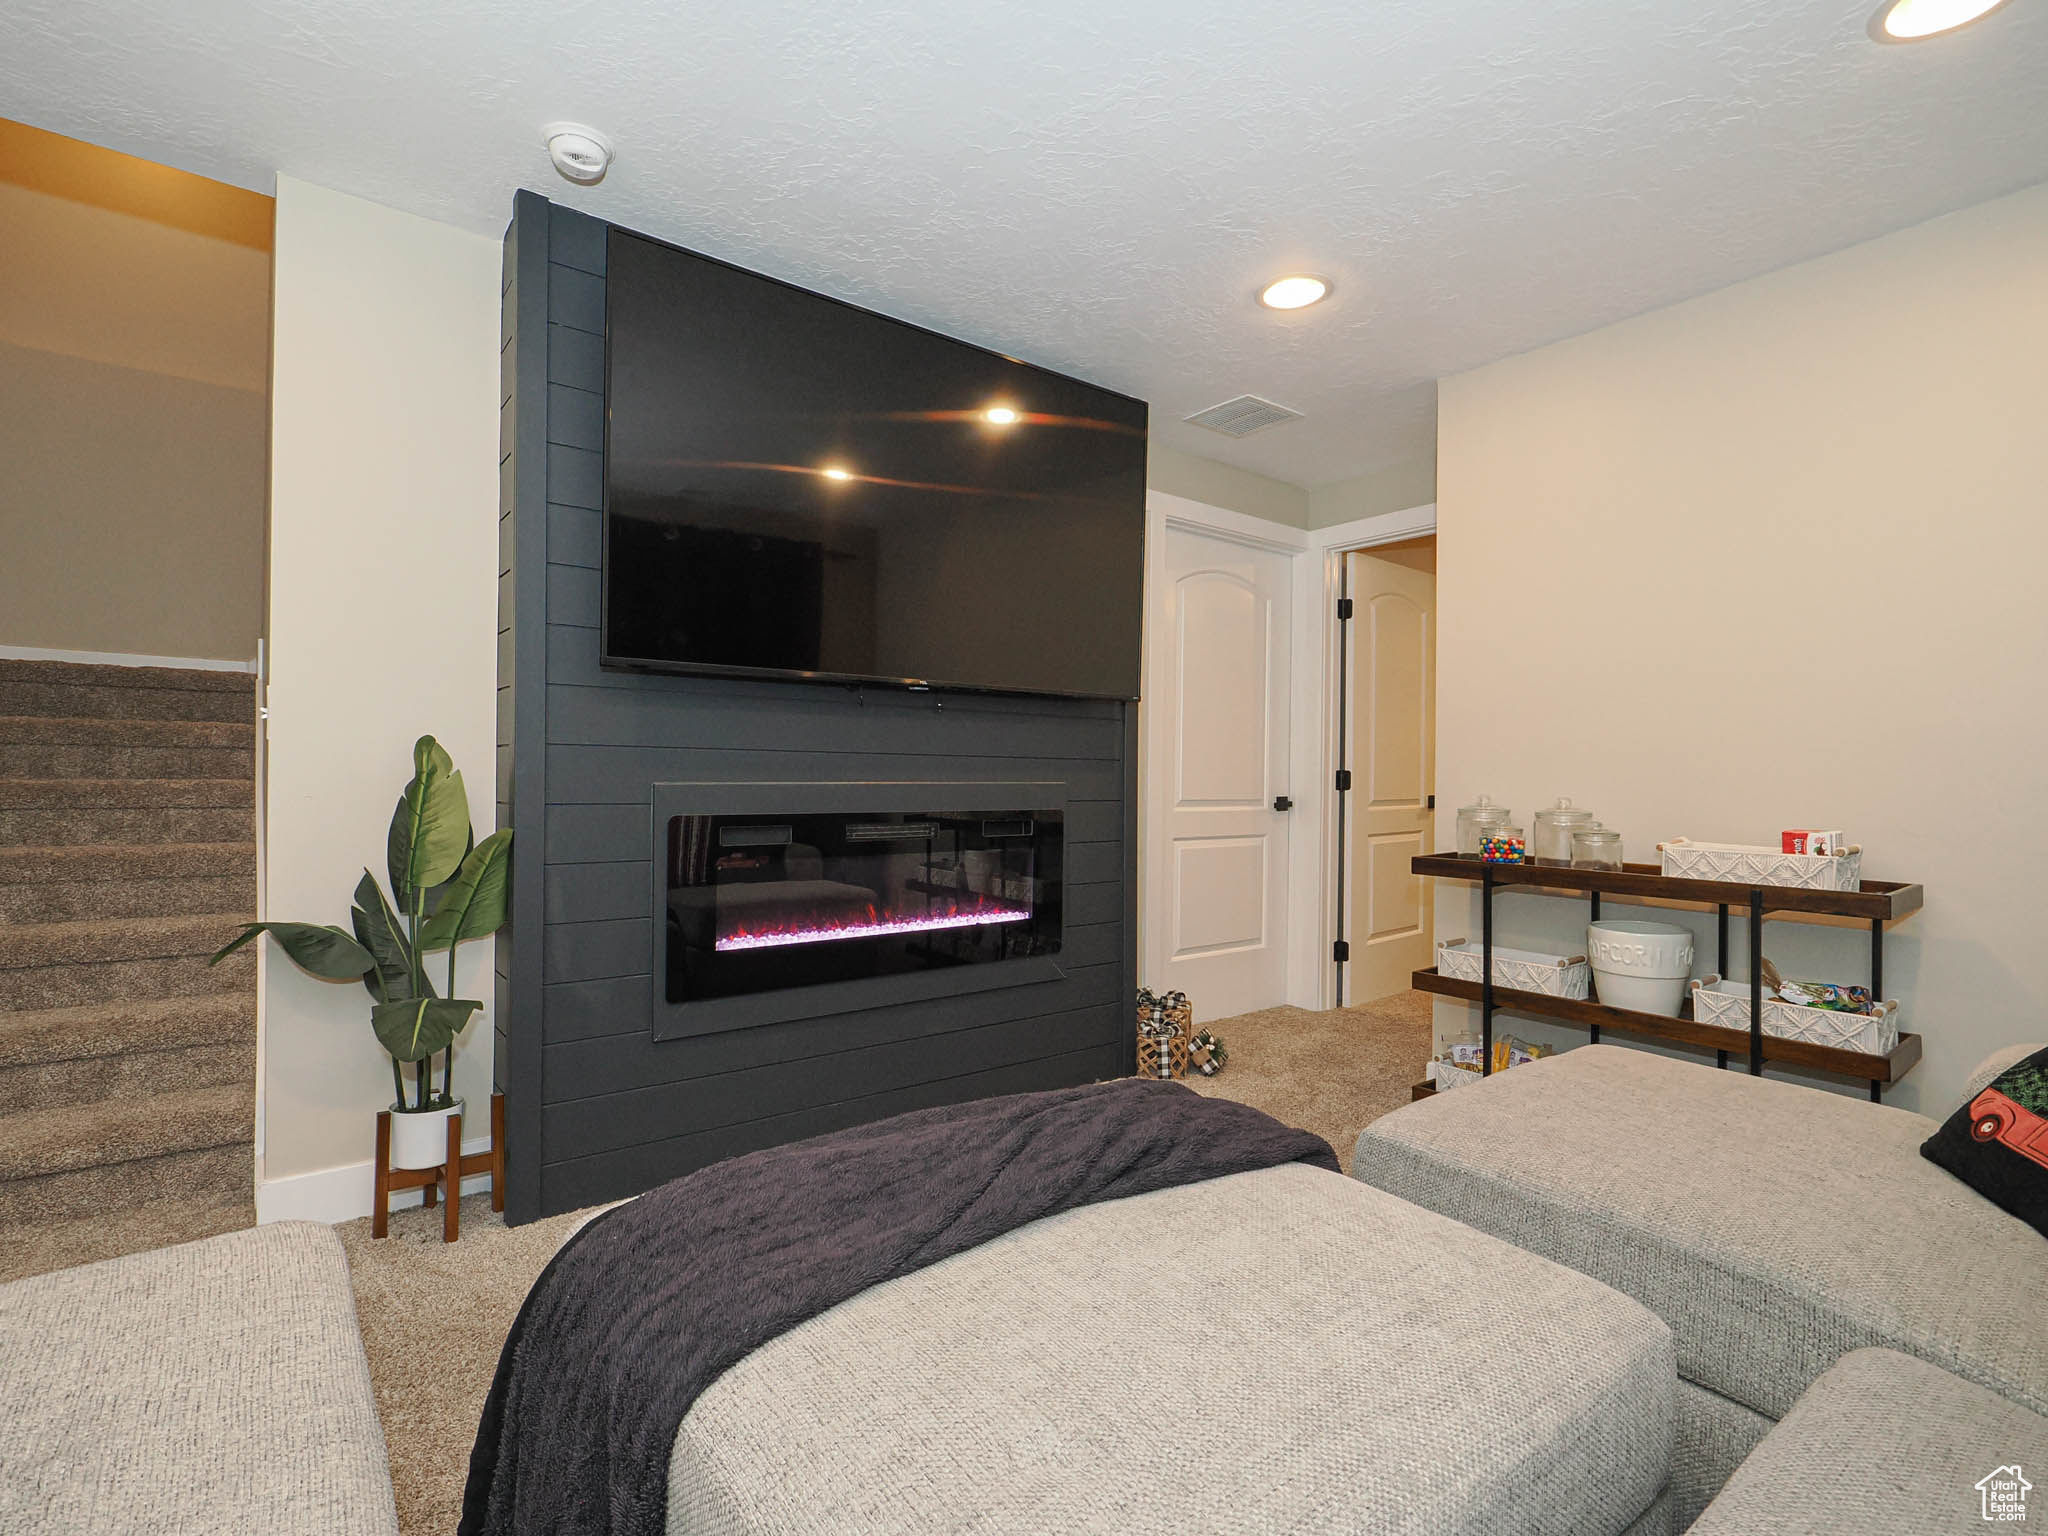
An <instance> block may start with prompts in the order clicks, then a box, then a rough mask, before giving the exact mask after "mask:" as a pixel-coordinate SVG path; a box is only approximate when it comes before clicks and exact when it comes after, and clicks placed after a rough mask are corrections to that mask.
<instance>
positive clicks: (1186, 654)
mask: <svg viewBox="0 0 2048 1536" xmlns="http://www.w3.org/2000/svg"><path fill="white" fill-rule="evenodd" d="M1290 578H1291V572H1290V562H1289V560H1288V557H1287V556H1285V555H1282V554H1279V553H1277V552H1275V551H1271V550H1262V549H1256V548H1252V547H1250V546H1248V545H1242V544H1235V543H1231V542H1230V541H1228V540H1225V539H1222V538H1210V537H1206V536H1204V535H1202V534H1198V533H1193V532H1190V531H1188V530H1186V529H1182V528H1175V527H1169V528H1168V529H1167V532H1166V538H1165V570H1164V583H1163V588H1164V590H1163V591H1161V592H1159V593H1156V594H1155V595H1154V601H1155V608H1154V612H1153V616H1152V617H1153V622H1152V625H1151V635H1152V642H1153V644H1154V646H1155V647H1156V654H1155V656H1154V658H1153V665H1152V666H1151V667H1150V668H1149V669H1148V673H1149V676H1150V677H1151V679H1152V689H1151V691H1150V693H1149V694H1148V696H1147V697H1146V699H1145V710H1146V713H1147V724H1146V759H1147V762H1146V770H1145V773H1146V784H1145V796H1146V800H1147V803H1148V809H1149V811H1150V814H1149V815H1148V816H1147V825H1148V828H1149V831H1150V841H1151V847H1150V849H1149V851H1148V853H1147V856H1146V865H1147V871H1148V879H1147V882H1146V903H1145V913H1144V923H1145V930H1146V932H1145V940H1146V942H1145V945H1144V953H1145V956H1146V960H1147V964H1146V968H1145V969H1146V975H1147V977H1148V978H1149V981H1150V984H1151V985H1152V986H1153V987H1154V988H1156V989H1161V990H1164V989H1174V990H1178V991H1182V992H1185V993H1187V995H1188V999H1189V1001H1190V1002H1191V1003H1193V1005H1194V1010H1195V1017H1196V1018H1198V1019H1220V1018H1227V1017H1229V1016H1230V1015H1232V1014H1238V1013H1248V1012H1250V1011H1251V1010H1252V1009H1255V1008H1268V1007H1272V1006H1273V1005H1275V1004H1277V1003H1280V1002H1282V1001H1284V1000H1285V996H1286V990H1287V974H1286V970H1287V966H1286V950H1287V931H1286V930H1287V825H1288V817H1287V813H1286V812H1284V811H1276V810H1275V809H1274V808H1273V801H1274V799H1275V798H1276V797H1278V796H1284V795H1285V794H1286V793H1287V787H1288V785H1287V704H1288V654H1287V653H1288V635H1289V629H1288V591H1289V582H1290Z"/></svg>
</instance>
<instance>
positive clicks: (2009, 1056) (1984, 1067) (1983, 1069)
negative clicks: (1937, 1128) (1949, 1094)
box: [1955, 1040, 2048, 1109]
mask: <svg viewBox="0 0 2048 1536" xmlns="http://www.w3.org/2000/svg"><path fill="white" fill-rule="evenodd" d="M2036 1051H2048V1041H2044V1040H2035V1041H2031V1042H2027V1043H2024V1044H2020V1045H2001V1046H2000V1047H1999V1048H1998V1049H1997V1050H1995V1051H1993V1052H1992V1053H1991V1054H1990V1055H1989V1056H1986V1057H1985V1058H1984V1059H1983V1060H1982V1061H1980V1062H1978V1063H1977V1065H1976V1066H1974V1067H1973V1068H1971V1069H1970V1075H1969V1077H1967V1078H1966V1079H1964V1081H1963V1096H1962V1097H1961V1098H1960V1099H1958V1100H1956V1103H1955V1107H1956V1108H1957V1109H1960V1108H1962V1107H1963V1106H1964V1105H1965V1104H1967V1103H1969V1102H1970V1100H1972V1099H1974V1098H1975V1097H1977V1095H1978V1094H1980V1093H1982V1092H1983V1091H1984V1090H1985V1089H1986V1088H1989V1087H1990V1086H1991V1080H1992V1079H1993V1078H1995V1077H1997V1076H1998V1075H1999V1074H2000V1073H2002V1072H2004V1071H2005V1069H2006V1068H2007V1067H2010V1066H2012V1065H2013V1064H2014V1063H2015V1062H2018V1061H2021V1060H2023V1059H2024V1058H2026V1057H2028V1056H2031V1055H2033V1054H2034V1052H2036Z"/></svg>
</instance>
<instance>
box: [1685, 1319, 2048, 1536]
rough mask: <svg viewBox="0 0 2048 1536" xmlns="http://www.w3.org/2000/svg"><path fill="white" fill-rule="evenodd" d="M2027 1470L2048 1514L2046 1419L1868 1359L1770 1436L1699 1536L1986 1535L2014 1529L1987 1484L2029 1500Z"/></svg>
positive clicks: (1825, 1386)
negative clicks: (2003, 1484)
mask: <svg viewBox="0 0 2048 1536" xmlns="http://www.w3.org/2000/svg"><path fill="white" fill-rule="evenodd" d="M2028 1467H2031V1468H2033V1469H2034V1473H2033V1476H2034V1477H2037V1478H2040V1479H2041V1481H2042V1487H2041V1490H2040V1492H2041V1502H2040V1503H2038V1504H2036V1505H2035V1506H2034V1510H2033V1513H2034V1514H2035V1515H2037V1516H2038V1515H2039V1513H2040V1512H2041V1511H2042V1510H2043V1509H2048V1418H2043V1417H2042V1416H2041V1415H2040V1414H2038V1413H2035V1412H2034V1411H2033V1410H2032V1409H2028V1408H2022V1407H2021V1406H2020V1405H2019V1404H2018V1403H2015V1402H2011V1401H2009V1400H2008V1399H2006V1398H2003V1397H2000V1396H1999V1395H1998V1394H1997V1393H1996V1392H1992V1391H1989V1390H1987V1389H1986V1388H1983V1387H1980V1386H1976V1385H1975V1384H1973V1383H1971V1382H1967V1381H1964V1380H1963V1379H1962V1378H1961V1377H1958V1376H1951V1375H1950V1374H1949V1373H1948V1372H1946V1371H1944V1370H1942V1369H1941V1368H1940V1367H1939V1366H1933V1365H1929V1364H1928V1363H1927V1362H1926V1361H1924V1360H1916V1359H1914V1358H1913V1357H1912V1356H1910V1355H1902V1354H1899V1353H1897V1352H1896V1351H1893V1350H1889V1349H1859V1350H1856V1351H1855V1352H1854V1353H1852V1354H1847V1355H1844V1356H1843V1357H1842V1358H1841V1359H1840V1360H1839V1361H1837V1362H1836V1363H1835V1364H1834V1365H1833V1366H1832V1367H1830V1368H1829V1370H1828V1371H1827V1373H1826V1374H1825V1375H1823V1376H1822V1377H1821V1378H1820V1380H1818V1381H1816V1382H1815V1383H1814V1384H1813V1385H1812V1386H1811V1387H1809V1388H1808V1389H1807V1391H1806V1394H1805V1395H1804V1396H1803V1397H1801V1398H1800V1399H1799V1401H1798V1402H1796V1403H1794V1404H1793V1405H1792V1411H1791V1412H1790V1413H1788V1414H1786V1415H1785V1417H1784V1418H1783V1419H1782V1420H1780V1421H1779V1422H1778V1424H1777V1426H1776V1427H1775V1428H1773V1429H1772V1430H1771V1432H1770V1433H1769V1434H1767V1435H1765V1436H1764V1439H1763V1443H1762V1444H1761V1445H1759V1446H1758V1447H1757V1448H1756V1450H1755V1451H1754V1452H1752V1453H1751V1455H1750V1457H1749V1459H1748V1460H1746V1461H1745V1462H1743V1464H1742V1465H1741V1466H1739V1467H1737V1468H1736V1469H1735V1475H1734V1476H1733V1477H1731V1478H1730V1479H1729V1480H1728V1486H1727V1487H1725V1488H1723V1489H1722V1490H1721V1492H1720V1493H1719V1494H1718V1495H1716V1496H1715V1499H1714V1502H1713V1503H1712V1504H1710V1505H1708V1506H1707V1512H1706V1514H1705V1515H1703V1516H1701V1518H1700V1520H1699V1522H1698V1523H1697V1524H1695V1525H1694V1526H1693V1528H1692V1530H1693V1536H1836V1533H1837V1532H1841V1531H1854V1532H1855V1533H1856V1536H1941V1533H1943V1532H1950V1531H1953V1532H1963V1531H1981V1530H1983V1529H1984V1526H1985V1523H1986V1522H1987V1521H1991V1522H1992V1523H1994V1524H2006V1523H2017V1522H2008V1521H2004V1520H1998V1519H1996V1518H1995V1517H1996V1516H1997V1515H1998V1514H1999V1513H2001V1512H2002V1511H2003V1509H2005V1508H2007V1507H2009V1505H2008V1506H2000V1505H1999V1504H1998V1503H1997V1499H1998V1491H1997V1490H1995V1489H1987V1490H1980V1489H1979V1487H1978V1485H1979V1484H1980V1483H1984V1482H1995V1481H2009V1482H2017V1483H2019V1484H2021V1485H2022V1490H2021V1491H2020V1492H2019V1497H2020V1498H2021V1499H2022V1500H2025V1499H2028V1498H2029V1497H2030V1493H2029V1492H2028V1491H2026V1490H2025V1489H2024V1484H2025V1483H2026V1481H2027V1477H2026V1473H2025V1470H2024V1469H2025V1468H2028ZM2001 1472H2006V1473H2009V1474H2012V1475H2011V1476H2010V1477H2008V1478H2006V1479H2000V1478H1999V1474H2000V1473H2001ZM1987 1493H1988V1494H1989V1495H1990V1496H1989V1497H1988V1498H1987V1497H1986V1494H1987ZM2022 1507H2024V1505H2023V1506H2022Z"/></svg>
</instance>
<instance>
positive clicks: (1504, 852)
mask: <svg viewBox="0 0 2048 1536" xmlns="http://www.w3.org/2000/svg"><path fill="white" fill-rule="evenodd" d="M1479 857H1480V859H1481V860H1483V861H1484V862H1486V863H1488V864H1525V863H1527V862H1528V860H1529V843H1528V840H1527V839H1526V838H1524V837H1522V836H1521V834H1520V832H1519V831H1517V830H1516V829H1514V828H1509V829H1507V830H1504V831H1500V832H1489V833H1487V834H1486V836H1485V837H1483V838H1481V839H1480V840H1479Z"/></svg>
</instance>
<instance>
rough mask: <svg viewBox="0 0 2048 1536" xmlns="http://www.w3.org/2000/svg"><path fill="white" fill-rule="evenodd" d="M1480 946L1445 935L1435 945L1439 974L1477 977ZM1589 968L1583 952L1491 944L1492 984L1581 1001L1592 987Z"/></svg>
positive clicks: (1591, 974) (1461, 978)
mask: <svg viewBox="0 0 2048 1536" xmlns="http://www.w3.org/2000/svg"><path fill="white" fill-rule="evenodd" d="M1479 966H1480V946H1479V945H1477V944H1475V943H1473V942H1472V940H1470V939H1445V940H1444V941H1443V942H1442V943H1441V944H1439V945H1437V947H1436V969H1437V974H1438V975H1440V976H1451V977H1455V978H1456V979H1458V980H1459V981H1477V980H1479ZM1592 982H1593V968H1592V966H1590V965H1588V964H1587V963H1586V957H1585V956H1584V955H1546V954H1542V953H1539V952H1538V951H1536V950H1533V949H1504V948H1502V947H1501V946H1500V945H1498V944H1496V945H1494V946H1493V984H1494V985H1495V986H1496V987H1513V988H1515V989H1516V990H1517V991H1521V992H1541V993H1542V994H1543V995H1544V996H1545V997H1567V998H1572V999H1575V1000H1576V1001H1579V1002H1584V1001H1585V1000H1586V998H1587V996H1588V995H1589V994H1590V992H1591V990H1592Z"/></svg>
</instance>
